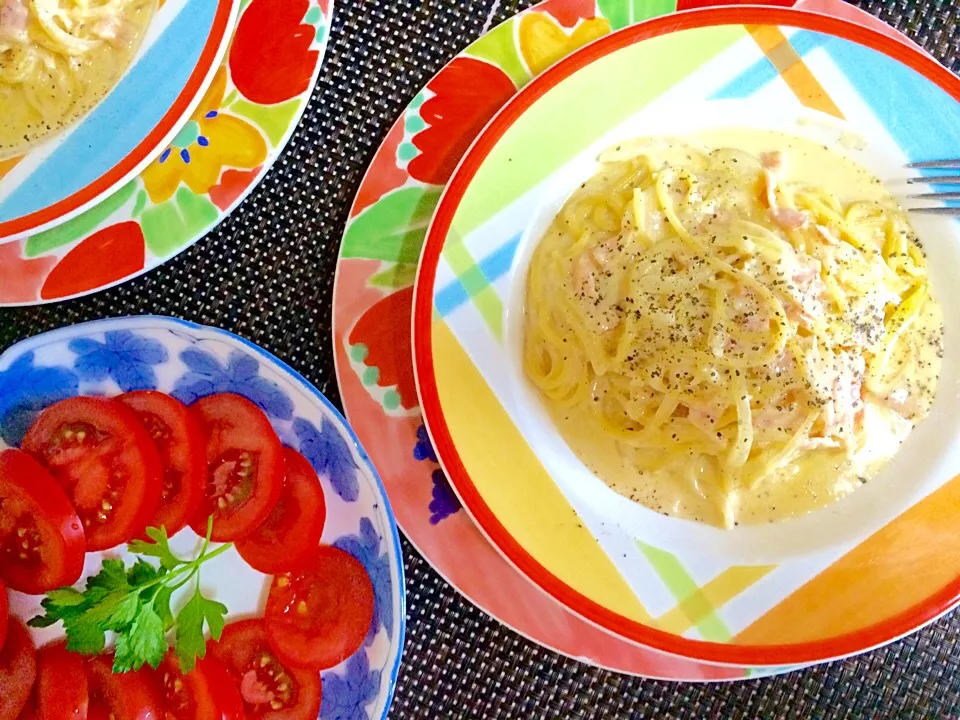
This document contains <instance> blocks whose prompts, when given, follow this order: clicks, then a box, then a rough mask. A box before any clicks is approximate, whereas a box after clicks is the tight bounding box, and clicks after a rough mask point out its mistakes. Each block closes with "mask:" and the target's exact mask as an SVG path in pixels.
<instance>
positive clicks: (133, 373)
mask: <svg viewBox="0 0 960 720" xmlns="http://www.w3.org/2000/svg"><path fill="white" fill-rule="evenodd" d="M67 347H69V348H70V350H72V351H73V352H75V353H76V354H77V357H76V360H75V361H74V364H73V368H74V370H76V372H77V375H79V376H80V378H81V379H82V380H87V381H90V382H102V381H104V380H106V379H107V378H113V380H114V381H115V382H116V383H117V385H118V386H119V387H120V390H122V391H123V392H130V391H131V390H156V388H157V373H156V371H155V370H154V368H153V366H154V365H160V364H162V363H165V362H166V361H167V349H166V348H165V347H164V346H163V345H162V344H161V343H159V342H157V341H156V340H151V339H150V338H145V337H141V336H140V335H135V334H134V333H132V332H130V331H129V330H114V331H110V332H106V333H104V341H103V342H98V341H96V340H93V339H91V338H76V339H75V340H71V341H70V343H69V344H68V345H67Z"/></svg>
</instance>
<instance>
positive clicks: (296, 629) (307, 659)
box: [264, 546, 373, 670]
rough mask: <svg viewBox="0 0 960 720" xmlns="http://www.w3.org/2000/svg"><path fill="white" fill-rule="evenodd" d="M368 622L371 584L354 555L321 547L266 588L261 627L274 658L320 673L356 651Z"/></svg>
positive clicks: (278, 576)
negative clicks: (264, 608) (295, 569)
mask: <svg viewBox="0 0 960 720" xmlns="http://www.w3.org/2000/svg"><path fill="white" fill-rule="evenodd" d="M372 620H373V583H371V582H370V577H369V576H368V575H367V571H366V570H365V569H364V567H363V565H362V564H361V563H360V561H359V560H357V559H356V558H355V557H353V555H350V554H349V553H346V552H344V551H343V550H338V549H337V548H335V547H329V546H322V547H320V548H318V549H317V551H316V552H315V554H314V556H313V557H312V558H311V559H310V560H309V561H308V562H307V564H305V565H303V566H302V567H301V568H300V569H298V570H297V571H295V572H293V573H286V574H283V575H277V576H276V577H274V578H273V584H272V585H271V586H270V594H269V596H268V597H267V610H266V613H265V615H264V626H265V627H266V631H267V637H268V638H269V640H270V646H271V647H272V648H273V649H274V651H275V652H276V654H277V657H278V658H280V659H281V660H283V662H285V663H287V664H289V665H293V666H294V667H302V668H308V669H310V670H323V669H326V668H329V667H333V666H334V665H338V664H340V663H341V662H343V661H344V660H346V659H347V658H348V657H350V656H351V655H353V653H354V652H356V651H357V648H359V647H360V645H361V644H362V643H363V639H364V638H365V637H366V636H367V632H368V631H369V630H370V623H371V621H372Z"/></svg>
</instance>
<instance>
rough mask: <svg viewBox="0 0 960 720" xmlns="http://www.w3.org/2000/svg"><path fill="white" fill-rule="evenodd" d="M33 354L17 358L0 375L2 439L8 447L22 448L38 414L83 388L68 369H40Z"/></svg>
mask: <svg viewBox="0 0 960 720" xmlns="http://www.w3.org/2000/svg"><path fill="white" fill-rule="evenodd" d="M33 363H34V354H33V353H32V352H28V353H24V354H23V355H21V356H20V357H18V358H17V359H16V360H15V361H14V362H13V364H11V365H10V367H9V368H7V369H6V370H4V371H3V372H0V436H2V437H3V440H4V442H6V443H7V444H8V445H20V443H21V441H22V440H23V436H24V435H25V434H26V432H27V428H29V427H30V424H31V423H32V422H33V420H34V418H35V417H36V416H37V414H38V413H39V412H40V411H41V410H43V408H45V407H47V406H48V405H52V404H53V403H55V402H57V401H58V400H63V399H65V398H68V397H73V396H74V395H76V394H77V392H78V390H79V387H80V380H79V378H77V376H76V375H75V374H74V373H73V372H72V371H70V370H69V369H67V368H65V367H59V366H56V367H37V366H36V365H34V364H33Z"/></svg>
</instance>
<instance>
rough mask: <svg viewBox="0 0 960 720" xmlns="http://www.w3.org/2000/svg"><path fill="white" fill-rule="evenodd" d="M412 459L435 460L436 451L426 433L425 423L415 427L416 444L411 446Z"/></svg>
mask: <svg viewBox="0 0 960 720" xmlns="http://www.w3.org/2000/svg"><path fill="white" fill-rule="evenodd" d="M413 459H414V460H420V461H423V460H429V461H430V462H437V451H436V450H434V449H433V444H432V443H431V442H430V435H428V434H427V426H426V425H422V424H421V425H420V427H418V428H417V444H416V445H415V446H414V448H413Z"/></svg>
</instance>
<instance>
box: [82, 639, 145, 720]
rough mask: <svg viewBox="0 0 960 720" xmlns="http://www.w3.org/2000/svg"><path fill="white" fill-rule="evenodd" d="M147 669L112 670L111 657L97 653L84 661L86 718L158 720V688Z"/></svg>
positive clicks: (91, 719)
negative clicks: (88, 691) (121, 671)
mask: <svg viewBox="0 0 960 720" xmlns="http://www.w3.org/2000/svg"><path fill="white" fill-rule="evenodd" d="M151 673H152V671H151V670H149V669H148V668H143V669H141V670H136V671H133V672H125V673H114V672H113V657H112V656H111V655H98V656H97V657H95V658H92V659H91V660H89V661H88V662H87V682H88V683H89V686H90V705H89V709H88V712H87V720H102V719H103V718H104V717H108V718H110V720H161V719H162V718H163V710H162V705H161V702H160V688H159V687H158V684H157V682H156V679H155V678H154V677H153V675H152V674H151Z"/></svg>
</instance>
